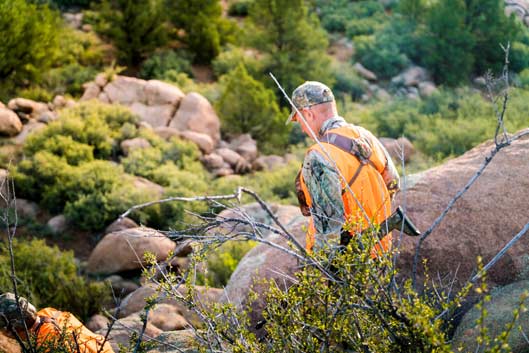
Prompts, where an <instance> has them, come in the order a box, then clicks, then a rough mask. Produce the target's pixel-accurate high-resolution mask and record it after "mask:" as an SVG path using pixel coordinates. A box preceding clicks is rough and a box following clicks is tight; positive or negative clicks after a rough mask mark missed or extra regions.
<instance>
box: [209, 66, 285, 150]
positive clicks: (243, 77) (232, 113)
mask: <svg viewBox="0 0 529 353" xmlns="http://www.w3.org/2000/svg"><path fill="white" fill-rule="evenodd" d="M221 83H222V87H223V89H222V94H221V97H220V99H219V102H218V104H217V109H218V112H219V114H220V117H221V119H222V122H223V124H222V126H223V128H224V130H225V132H226V133H229V134H230V133H231V134H240V133H249V134H250V135H252V137H253V138H255V139H256V140H257V141H258V143H259V144H260V147H261V148H264V149H265V150H266V149H268V150H271V149H274V148H276V149H278V148H279V149H281V148H282V147H284V146H285V144H286V142H287V138H288V129H287V128H286V127H285V124H284V120H285V116H286V114H287V113H286V112H285V113H281V111H280V110H279V107H278V105H277V103H276V100H275V96H274V92H273V91H272V90H270V89H267V88H266V87H265V86H264V85H263V84H262V83H261V82H259V81H257V80H255V79H254V78H252V77H251V76H250V75H249V74H248V71H246V68H245V67H244V66H243V65H242V64H240V65H239V66H238V67H237V68H236V69H235V70H233V71H231V72H230V73H228V74H226V75H224V76H222V78H221Z"/></svg>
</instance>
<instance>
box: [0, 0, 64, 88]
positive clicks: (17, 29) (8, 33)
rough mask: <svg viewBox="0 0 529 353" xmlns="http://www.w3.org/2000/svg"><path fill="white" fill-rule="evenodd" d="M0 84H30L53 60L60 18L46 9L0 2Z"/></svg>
mask: <svg viewBox="0 0 529 353" xmlns="http://www.w3.org/2000/svg"><path fill="white" fill-rule="evenodd" d="M0 28H1V29H2V35H1V36H0V81H2V82H7V81H15V82H20V81H21V80H24V81H27V80H34V79H35V78H37V77H38V76H39V75H40V73H42V72H43V71H44V70H46V69H47V68H49V67H50V66H51V65H52V64H53V63H54V62H55V60H56V58H57V55H58V54H59V53H58V50H59V46H58V43H59V42H58V38H60V36H61V34H60V17H59V15H58V13H56V12H54V11H52V10H50V9H49V7H48V6H46V5H36V4H33V3H30V2H27V1H25V0H1V1H0Z"/></svg>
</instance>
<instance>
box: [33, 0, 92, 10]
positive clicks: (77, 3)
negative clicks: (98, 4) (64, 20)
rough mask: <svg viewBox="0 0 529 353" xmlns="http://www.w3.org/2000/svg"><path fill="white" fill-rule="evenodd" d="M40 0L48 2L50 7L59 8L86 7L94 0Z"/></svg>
mask: <svg viewBox="0 0 529 353" xmlns="http://www.w3.org/2000/svg"><path fill="white" fill-rule="evenodd" d="M40 2H44V3H48V4H49V5H50V6H52V7H58V8H59V9H61V10H64V9H68V8H71V7H83V8H87V7H88V6H90V4H91V3H93V2H95V1H94V0H40Z"/></svg>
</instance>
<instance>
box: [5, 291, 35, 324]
mask: <svg viewBox="0 0 529 353" xmlns="http://www.w3.org/2000/svg"><path fill="white" fill-rule="evenodd" d="M18 299H19V303H20V308H21V309H22V314H23V315H24V319H25V320H26V321H31V320H28V319H35V318H36V315H37V309H35V307H34V306H33V305H32V304H30V303H29V302H28V301H27V299H26V298H23V297H19V298H18ZM8 326H10V327H13V328H15V329H17V328H22V327H23V320H22V318H21V317H20V314H19V312H18V307H17V301H16V298H15V295H14V294H13V293H4V294H2V295H0V329H3V328H7V327H8Z"/></svg>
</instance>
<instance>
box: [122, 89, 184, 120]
mask: <svg viewBox="0 0 529 353" xmlns="http://www.w3.org/2000/svg"><path fill="white" fill-rule="evenodd" d="M175 88H176V87H175ZM130 110H132V112H133V113H134V114H136V115H138V116H139V117H140V120H141V121H142V122H146V123H149V125H151V126H152V127H153V128H156V127H161V126H167V125H168V124H169V122H170V121H171V118H172V117H173V115H174V113H175V110H176V108H175V106H174V105H172V104H160V105H154V106H149V105H146V104H143V103H140V102H134V103H132V104H131V106H130Z"/></svg>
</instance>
